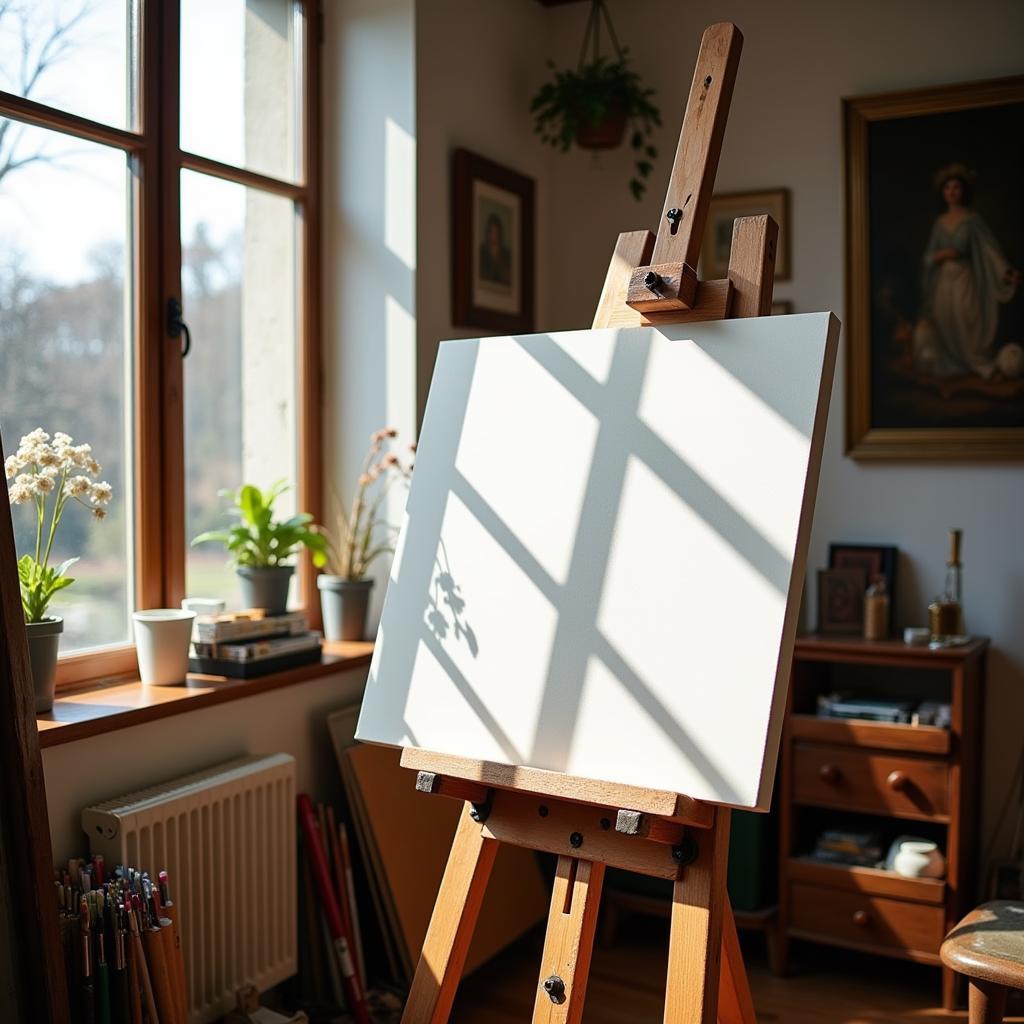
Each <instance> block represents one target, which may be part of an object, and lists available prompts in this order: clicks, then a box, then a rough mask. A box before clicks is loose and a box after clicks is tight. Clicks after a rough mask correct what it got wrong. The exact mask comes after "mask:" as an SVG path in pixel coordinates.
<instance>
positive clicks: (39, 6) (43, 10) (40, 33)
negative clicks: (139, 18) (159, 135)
mask: <svg viewBox="0 0 1024 1024" xmlns="http://www.w3.org/2000/svg"><path fill="white" fill-rule="evenodd" d="M133 12H134V4H133V3H132V2H131V0H0V89H3V90H4V91H5V92H11V93H14V94H15V95H16V96H24V97H26V98H28V99H31V100H35V101H36V102H37V103H45V104H47V105H48V106H51V107H56V108H57V109H58V110H66V111H68V112H69V113H72V114H78V115H79V116H81V117H88V118H90V119H91V120H93V121H100V122H102V123H103V124H109V125H113V126H114V127H115V128H131V127H134V125H133V124H132V117H131V113H130V109H129V106H130V99H129V98H130V95H131V92H132V91H133V90H132V89H131V88H130V80H131V79H130V75H131V73H132V71H133V69H132V66H131V64H132V53H133V51H134V47H133V46H131V45H130V42H129V40H130V39H131V36H132V30H133V27H134V24H133V23H134V21H135V18H134V13H133ZM2 148H3V144H0V151H2Z"/></svg>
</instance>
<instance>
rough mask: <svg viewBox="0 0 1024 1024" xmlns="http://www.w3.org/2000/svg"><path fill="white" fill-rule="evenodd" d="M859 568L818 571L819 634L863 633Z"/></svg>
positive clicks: (861, 579)
mask: <svg viewBox="0 0 1024 1024" xmlns="http://www.w3.org/2000/svg"><path fill="white" fill-rule="evenodd" d="M866 587H867V581H866V580H865V579H864V573H863V571H862V570H860V569H819V570H818V632H819V633H821V634H823V635H825V636H828V635H834V634H837V633H849V634H856V635H859V634H860V633H862V632H863V631H864V590H865V588H866Z"/></svg>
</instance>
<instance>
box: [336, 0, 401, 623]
mask: <svg viewBox="0 0 1024 1024" xmlns="http://www.w3.org/2000/svg"><path fill="white" fill-rule="evenodd" d="M324 8H325V10H324V39H325V42H324V50H323V169H324V203H323V208H324V224H323V254H324V258H323V293H324V319H323V331H324V375H325V386H324V394H325V406H326V407H325V416H324V470H325V485H326V486H325V498H326V501H327V507H328V508H330V506H331V494H332V491H333V493H334V494H336V495H338V496H339V497H340V498H341V500H342V502H343V503H345V504H346V505H347V503H348V502H350V501H351V500H352V489H353V487H354V485H355V481H356V478H357V476H358V474H359V465H360V463H361V461H362V459H363V456H364V454H365V452H366V449H367V447H368V445H369V438H370V434H371V433H372V432H373V431H374V430H377V429H378V428H380V427H384V426H392V427H395V428H396V429H398V430H399V431H400V433H401V436H402V438H404V439H405V440H406V441H411V440H412V439H413V438H414V437H415V426H416V412H415V410H416V228H417V224H416V111H415V105H414V104H415V40H414V18H413V0H332V2H330V3H328V4H325V5H324ZM392 495H393V497H394V499H395V500H394V501H393V503H392V504H391V505H390V507H389V509H388V515H389V518H390V521H391V522H398V521H399V520H400V516H401V511H402V507H403V506H402V502H401V497H402V494H401V488H398V487H396V488H394V489H393V491H392ZM387 570H388V566H387V564H386V560H385V559H381V560H379V561H378V562H377V563H376V565H375V567H374V574H373V575H374V577H375V579H376V580H377V586H376V587H374V591H375V593H374V595H373V601H372V606H371V615H370V623H369V628H370V635H372V632H373V630H375V629H376V623H377V618H378V616H379V613H380V606H381V602H382V600H383V591H384V586H383V583H384V580H385V579H386V574H387Z"/></svg>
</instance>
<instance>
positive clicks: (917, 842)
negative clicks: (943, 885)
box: [885, 836, 946, 878]
mask: <svg viewBox="0 0 1024 1024" xmlns="http://www.w3.org/2000/svg"><path fill="white" fill-rule="evenodd" d="M885 866H886V867H887V868H888V869H889V870H890V871H895V872H896V874H897V875H902V876H903V877H904V878H942V877H944V876H945V874H946V858H945V857H943V856H942V854H941V853H940V852H939V847H938V845H937V844H936V843H933V842H932V841H931V840H930V839H919V838H917V837H915V836H900V837H899V838H898V839H897V840H895V842H893V844H892V846H891V847H890V848H889V856H888V857H887V858H886V861H885Z"/></svg>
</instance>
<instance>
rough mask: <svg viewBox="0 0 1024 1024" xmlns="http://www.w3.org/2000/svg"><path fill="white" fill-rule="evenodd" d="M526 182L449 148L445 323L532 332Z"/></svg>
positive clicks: (530, 189)
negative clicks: (448, 316) (448, 318)
mask: <svg viewBox="0 0 1024 1024" xmlns="http://www.w3.org/2000/svg"><path fill="white" fill-rule="evenodd" d="M533 193H534V185H533V179H532V178H527V177H526V176H525V175H522V174H517V173H516V172H515V171H512V170H510V169H509V168H507V167H502V166H501V165H500V164H496V163H494V162H493V161H491V160H487V159H485V158H484V157H482V156H478V155H477V154H475V153H471V152H469V150H466V149H457V150H456V151H455V154H454V160H453V166H452V323H453V324H455V325H456V326H458V327H479V328H483V329H485V330H493V331H495V332H501V333H508V334H529V333H530V332H531V331H532V330H533V275H534V248H533V247H534V224H533V218H534V199H533Z"/></svg>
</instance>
